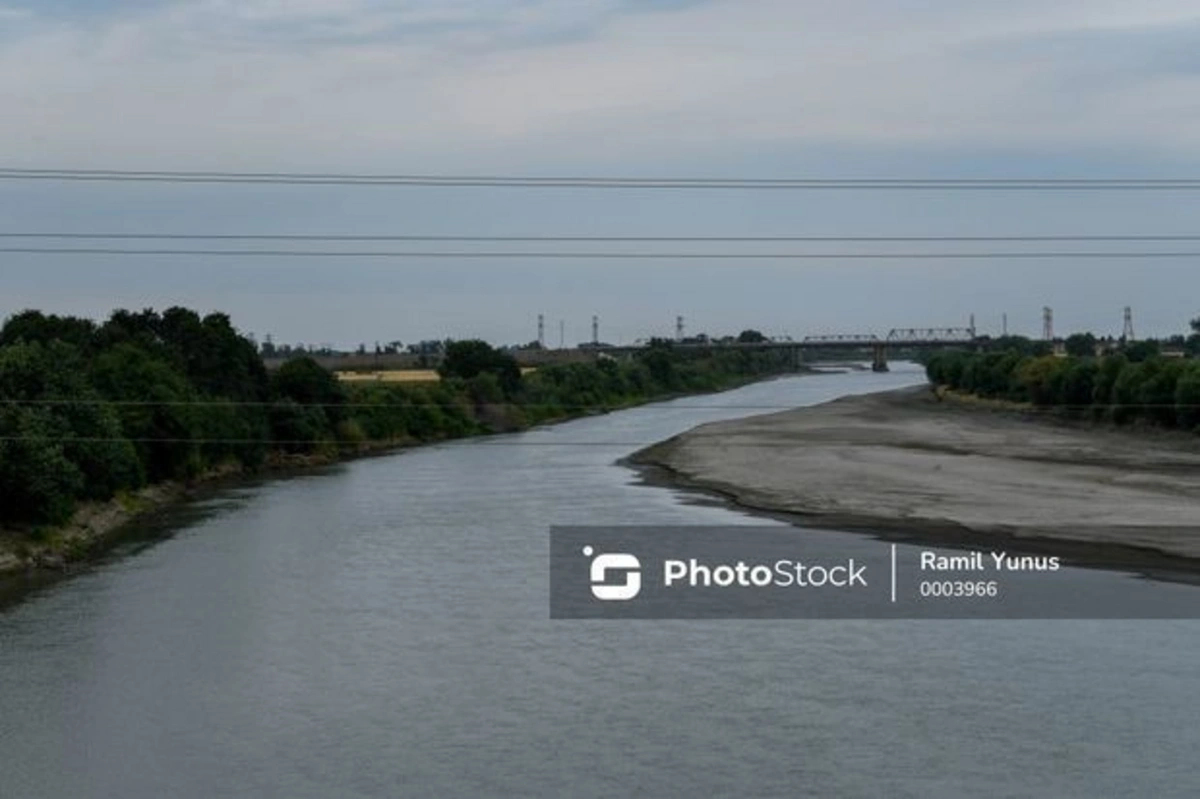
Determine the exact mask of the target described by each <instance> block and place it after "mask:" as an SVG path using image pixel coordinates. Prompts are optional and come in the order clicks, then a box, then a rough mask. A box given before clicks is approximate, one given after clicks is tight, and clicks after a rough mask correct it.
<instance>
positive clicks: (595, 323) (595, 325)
mask: <svg viewBox="0 0 1200 799" xmlns="http://www.w3.org/2000/svg"><path fill="white" fill-rule="evenodd" d="M599 343H600V317H599V316H594V315H593V316H592V345H593V346H595V345H598V344H599Z"/></svg>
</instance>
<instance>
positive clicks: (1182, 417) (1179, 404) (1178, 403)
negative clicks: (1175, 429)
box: [1175, 361, 1200, 430]
mask: <svg viewBox="0 0 1200 799" xmlns="http://www.w3.org/2000/svg"><path fill="white" fill-rule="evenodd" d="M1175 422H1176V424H1177V425H1178V426H1179V427H1182V428H1183V429H1185V430H1196V429H1197V427H1198V426H1200V363H1197V362H1195V361H1192V362H1189V363H1186V364H1185V366H1184V368H1183V370H1182V371H1181V372H1180V374H1179V378H1178V380H1177V381H1176V383H1175Z"/></svg>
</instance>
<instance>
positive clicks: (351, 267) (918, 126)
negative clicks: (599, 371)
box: [0, 0, 1200, 345]
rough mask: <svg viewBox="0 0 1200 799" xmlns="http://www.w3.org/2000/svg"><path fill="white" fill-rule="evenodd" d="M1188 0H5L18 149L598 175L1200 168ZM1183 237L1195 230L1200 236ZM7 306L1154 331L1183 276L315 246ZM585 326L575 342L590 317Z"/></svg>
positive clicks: (464, 229) (1028, 216)
mask: <svg viewBox="0 0 1200 799" xmlns="http://www.w3.org/2000/svg"><path fill="white" fill-rule="evenodd" d="M1197 53H1200V11H1198V10H1197V8H1196V6H1195V4H1194V3H1190V2H1182V1H1181V0H1142V1H1141V2H1137V3H1130V2H1116V1H1115V0H1112V1H1110V0H1055V2H1053V3H1046V2H1029V1H1027V0H1013V1H1011V2H1005V3H974V2H966V3H964V2H962V0H953V1H952V0H838V1H837V2H808V1H801V0H728V1H726V0H714V1H713V2H636V3H635V2H620V1H619V0H579V2H566V1H565V0H557V1H555V2H550V1H548V0H542V1H540V2H537V1H531V2H521V1H520V0H510V1H509V2H502V1H501V0H437V1H436V2H435V1H434V0H409V1H408V2H372V1H371V0H204V1H202V2H146V1H144V0H143V1H142V2H126V3H111V2H103V3H101V2H84V1H83V0H74V1H73V2H72V1H71V0H38V2H28V3H26V2H13V0H8V2H7V4H5V3H3V2H0V107H2V108H4V109H5V112H4V117H5V118H4V122H3V124H0V153H3V158H2V159H0V160H3V162H4V165H7V166H28V167H102V168H135V169H155V168H157V169H221V170H305V171H362V172H444V173H460V174H461V173H470V172H480V171H486V172H492V173H508V174H513V173H541V174H561V173H583V174H597V175H736V176H761V177H780V176H798V175H819V176H829V177H855V176H897V175H899V176H914V177H922V176H949V175H953V176H993V175H994V176H1018V177H1019V176H1031V175H1032V176H1040V175H1060V176H1072V177H1076V176H1078V177H1109V176H1122V175H1135V176H1148V175H1160V176H1171V177H1180V176H1187V177H1195V176H1200V169H1197V168H1196V166H1197V162H1198V161H1200V158H1198V156H1200V152H1198V149H1200V56H1198V55H1196V54H1197ZM0 202H2V203H4V207H3V216H2V217H0V229H3V230H8V231H28V230H93V231H99V230H105V231H112V230H122V231H152V232H153V231H175V232H281V231H282V232H332V233H337V232H356V231H357V232H385V233H387V232H390V233H424V232H430V233H476V234H478V233H484V234H489V233H496V234H553V233H602V234H623V233H632V234H673V235H674V234H679V235H688V234H713V233H730V234H743V233H744V234H781V233H800V234H847V233H849V234H854V233H862V234H878V233H886V234H914V235H919V234H930V233H932V234H937V233H949V234H954V233H959V232H966V233H974V234H986V233H994V234H1005V233H1024V232H1032V233H1045V232H1051V233H1076V232H1078V233H1088V232H1132V233H1145V232H1151V233H1156V232H1163V233H1195V232H1198V231H1197V229H1196V228H1195V227H1194V224H1195V223H1194V222H1193V221H1192V220H1193V219H1194V218H1195V216H1196V214H1195V213H1194V211H1195V208H1194V206H1195V205H1196V200H1195V199H1193V197H1192V196H1191V195H1189V194H1153V195H1138V196H1129V195H1125V196H1103V197H1098V196H1095V195H1091V196H1086V195H1085V196H1080V195H1076V194H1063V195H1056V196H1045V195H1038V196H1030V195H1021V196H970V197H965V196H951V197H947V196H936V195H905V196H891V197H880V196H870V195H863V194H855V195H853V196H849V195H839V196H830V195H824V196H815V197H814V196H812V195H799V194H782V193H781V194H768V193H762V194H757V195H751V194H748V193H734V194H728V195H722V196H713V195H709V196H703V197H694V196H690V195H680V194H670V195H667V194H659V195H655V196H649V197H648V196H645V195H643V194H633V193H627V192H620V193H613V194H608V195H606V196H593V195H587V196H585V195H581V194H580V193H578V192H575V193H571V192H561V191H560V192H514V191H499V190H496V191H474V192H462V191H459V192H453V191H445V190H439V191H433V192H419V191H416V190H391V189H362V190H344V189H343V190H335V189H328V188H321V189H301V188H294V187H293V188H276V189H264V188H239V187H224V188H219V187H200V188H197V187H163V186H158V187H154V186H112V185H87V186H79V185H63V184H59V185H54V184H40V185H36V186H34V185H28V184H15V183H8V184H0ZM1189 225H1191V226H1192V227H1189ZM0 258H3V260H0V270H2V271H3V274H4V275H5V282H6V284H7V285H6V291H5V300H4V303H5V305H4V307H0V313H5V314H6V313H10V312H12V311H14V310H17V309H18V308H21V307H25V306H31V305H32V306H38V307H43V308H46V309H48V310H57V311H70V312H76V313H85V314H88V315H100V314H104V313H105V312H106V311H107V310H108V309H110V308H111V307H113V306H139V305H145V304H153V305H162V304H164V303H169V302H185V303H187V304H190V305H193V306H198V307H200V308H202V309H209V308H222V309H226V310H229V311H230V312H232V313H233V314H234V315H235V320H236V321H237V322H238V323H239V324H240V325H241V326H242V327H243V328H244V329H247V330H251V331H255V332H257V333H259V334H260V335H262V334H263V333H265V332H268V331H270V332H274V333H275V335H276V337H277V338H281V339H285V340H289V341H296V340H304V341H314V342H320V341H330V342H333V343H337V344H342V345H349V344H353V343H357V342H358V341H373V340H375V339H380V340H389V339H392V338H402V339H405V340H411V339H413V338H416V337H421V336H425V335H457V336H463V335H484V336H486V337H488V338H492V339H494V340H503V341H511V340H527V339H529V338H531V337H532V333H533V321H532V319H533V317H534V315H536V313H538V312H544V313H546V314H547V316H548V318H550V319H551V320H553V321H552V325H553V326H554V327H555V328H556V327H557V319H559V318H564V319H568V320H570V321H569V324H570V325H571V330H572V331H573V333H574V336H573V337H574V338H580V337H584V336H585V335H586V330H587V327H588V324H589V323H588V320H589V319H590V316H591V314H592V313H599V314H601V316H602V318H603V319H604V320H605V325H606V327H605V332H606V333H607V334H608V335H606V337H607V338H611V339H616V338H623V339H625V340H630V339H632V338H636V337H638V336H641V335H647V334H649V333H665V332H667V331H668V330H669V328H670V320H671V319H673V317H674V315H675V314H676V313H681V314H684V315H685V316H687V317H688V318H689V319H690V320H694V324H695V326H696V329H699V328H705V329H709V330H710V331H712V332H723V331H726V330H733V331H734V332H736V330H737V329H740V327H741V326H746V325H750V324H753V325H755V326H759V327H762V328H766V329H770V330H773V331H775V332H780V333H782V332H790V333H792V334H802V333H805V332H813V331H814V330H825V329H834V328H836V329H844V330H858V329H863V328H869V329H878V328H883V329H885V330H886V328H888V327H891V326H893V325H901V324H935V323H937V324H941V323H946V324H948V323H955V322H962V321H965V316H966V315H967V314H969V313H972V312H974V313H976V314H978V316H979V318H980V320H981V324H983V323H985V322H986V323H987V324H998V318H999V314H1000V313H1002V312H1005V311H1007V312H1008V313H1009V314H1010V319H1011V323H1012V325H1013V326H1014V327H1017V328H1020V327H1021V326H1022V325H1023V326H1024V328H1025V331H1026V332H1030V333H1034V332H1037V330H1038V320H1039V314H1040V309H1041V306H1042V305H1043V304H1050V305H1053V306H1054V307H1055V308H1056V311H1058V313H1059V318H1060V320H1061V322H1060V327H1064V328H1065V329H1070V328H1072V327H1091V328H1095V329H1097V331H1098V332H1102V333H1107V332H1117V331H1119V325H1120V308H1121V306H1123V305H1125V304H1132V305H1134V306H1135V310H1136V312H1137V314H1138V319H1139V322H1140V323H1141V324H1140V326H1141V327H1143V330H1144V331H1145V332H1147V333H1151V332H1160V333H1165V332H1169V331H1173V330H1175V329H1178V328H1180V327H1181V326H1182V325H1183V324H1184V323H1185V322H1186V318H1187V317H1188V315H1189V314H1190V315H1196V313H1200V307H1198V306H1200V301H1194V300H1193V299H1192V298H1198V297H1200V291H1197V288H1200V277H1198V276H1197V275H1198V274H1200V273H1198V272H1197V270H1196V269H1195V265H1194V264H1193V263H1191V262H1178V263H1176V262H1173V263H1171V264H1166V263H1164V262H1144V261H1143V262H1139V261H1135V260H1130V261H1120V262H1107V263H1103V264H1088V263H1069V264H1063V263H1058V262H1055V263H1052V264H1051V263H1047V264H1034V263H1024V264H1011V263H1007V262H1004V263H988V264H963V263H957V262H954V263H938V264H932V265H927V264H919V263H917V264H909V263H903V264H901V263H884V264H869V263H868V264H855V265H851V266H846V265H844V263H840V262H831V263H828V264H821V263H811V262H802V263H787V264H771V265H766V264H761V263H759V264H749V265H745V264H722V265H715V264H708V265H704V266H696V265H692V264H679V263H672V264H661V263H655V264H649V265H638V264H632V263H622V264H621V265H619V266H617V265H612V264H602V263H595V262H591V263H586V264H584V263H575V264H573V263H569V262H565V263H561V264H559V263H555V264H547V263H541V264H536V265H522V264H516V263H510V262H507V261H506V262H472V263H465V264H454V263H447V262H437V263H429V264H422V263H419V262H418V263H411V262H404V263H400V264H397V263H386V264H380V263H371V264H357V263H355V264H347V263H345V262H340V263H339V262H331V263H312V262H307V261H306V262H305V263H303V264H297V263H296V262H294V261H254V262H248V263H231V262H229V261H220V262H205V261H203V260H202V259H175V260H161V261H157V262H155V263H147V262H144V261H136V262H130V261H121V260H118V259H103V260H97V259H89V260H81V259H78V258H76V259H69V258H66V259H55V260H51V259H50V258H47V257H42V256H39V257H33V256H7V257H5V256H0ZM568 337H569V338H571V337H572V336H571V335H569V336H568Z"/></svg>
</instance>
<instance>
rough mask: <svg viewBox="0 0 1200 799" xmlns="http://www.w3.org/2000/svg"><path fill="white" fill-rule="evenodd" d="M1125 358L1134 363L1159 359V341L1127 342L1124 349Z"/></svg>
mask: <svg viewBox="0 0 1200 799" xmlns="http://www.w3.org/2000/svg"><path fill="white" fill-rule="evenodd" d="M1122 352H1124V353H1125V357H1126V358H1128V359H1129V360H1130V361H1131V362H1133V363H1141V362H1142V361H1147V360H1149V359H1151V358H1154V357H1157V356H1158V354H1159V346H1158V342H1157V341H1150V340H1146V341H1132V342H1127V343H1126V344H1125V346H1124V347H1123V348H1122Z"/></svg>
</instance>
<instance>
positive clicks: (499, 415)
mask: <svg viewBox="0 0 1200 799" xmlns="http://www.w3.org/2000/svg"><path fill="white" fill-rule="evenodd" d="M819 373H821V370H819V369H812V368H809V367H804V368H802V369H800V370H798V371H796V372H789V373H778V374H770V375H765V376H759V377H755V378H749V379H743V380H732V381H730V382H729V384H727V385H724V386H722V387H721V388H720V389H717V390H716V391H714V392H690V393H685V392H675V393H671V394H665V395H655V396H649V397H646V398H645V399H642V400H640V401H626V402H621V403H619V404H614V405H612V406H611V407H603V408H593V409H586V410H574V411H572V412H569V413H565V414H564V415H563V416H559V417H556V418H554V419H550V420H546V421H542V422H539V423H537V424H533V425H513V424H512V423H511V420H510V419H509V416H510V414H509V413H508V412H507V410H506V409H509V406H497V407H496V408H495V409H491V408H489V407H486V406H485V407H483V408H477V409H476V411H477V413H478V415H479V417H480V419H488V420H490V422H491V423H492V424H493V427H494V429H492V430H489V431H484V432H478V433H472V434H469V435H467V436H465V438H475V437H480V436H485V435H498V434H503V433H510V432H519V431H521V430H525V429H530V428H532V427H541V426H547V425H557V424H562V423H564V422H569V421H571V420H573V419H579V418H581V417H584V416H589V415H595V414H602V413H610V412H614V411H618V410H624V409H627V408H633V407H637V406H639V405H645V404H649V403H652V402H664V401H668V400H672V399H678V398H681V397H685V396H699V395H701V394H707V393H719V392H721V391H730V390H733V389H736V388H739V387H741V386H744V385H748V384H750V383H755V382H762V381H767V380H776V379H779V378H780V377H788V376H795V375H797V374H819ZM459 438H462V437H459ZM447 440H451V439H448V438H435V439H425V440H423V439H416V438H405V439H398V440H394V441H369V440H368V441H362V442H359V443H357V444H354V445H345V446H343V447H341V448H339V449H327V450H324V451H319V452H314V453H308V454H287V453H282V452H275V453H272V454H271V455H270V456H269V457H268V459H267V462H266V463H265V464H264V465H263V467H261V468H259V469H257V470H253V471H250V470H246V469H244V468H242V467H241V466H240V465H239V464H236V463H231V464H227V465H225V466H223V467H220V468H216V469H211V470H209V471H207V472H206V473H204V474H203V475H201V476H198V477H197V478H195V479H193V480H190V481H187V482H165V483H157V484H154V485H151V486H147V487H145V488H142V489H139V490H137V491H130V492H122V493H121V495H119V496H117V497H114V498H112V499H110V500H107V501H103V502H84V503H80V505H79V507H78V508H77V509H76V511H75V513H74V514H73V515H72V517H71V519H70V520H69V521H67V522H66V523H65V524H61V525H57V526H48V525H46V526H40V527H36V528H24V529H12V528H9V529H5V528H2V527H0V579H5V578H13V577H18V576H20V575H21V574H28V573H31V572H33V573H36V572H51V573H53V572H64V571H69V570H71V569H72V568H75V567H80V566H86V565H87V564H88V563H90V562H91V561H93V560H95V559H96V558H98V557H100V556H102V555H104V554H106V553H107V552H108V551H109V550H110V549H111V548H112V547H113V545H115V544H116V543H118V542H119V541H121V540H122V539H123V537H124V532H125V530H126V529H128V528H129V527H130V526H131V525H134V524H138V523H141V522H144V521H146V520H148V519H149V518H151V517H153V516H154V515H155V514H158V513H162V512H165V511H168V510H170V509H172V508H174V507H176V506H178V505H180V504H182V503H186V502H188V501H190V500H192V499H193V498H195V497H196V496H198V495H201V494H203V493H206V492H210V491H212V490H214V489H216V488H219V487H221V486H223V485H229V486H236V485H238V484H240V483H244V482H245V481H248V480H261V479H263V478H273V477H274V478H280V477H287V476H290V475H295V474H299V473H303V472H305V471H307V470H311V469H316V468H321V467H325V466H331V465H334V464H337V463H343V462H348V461H352V460H358V459H361V458H369V457H379V456H383V455H389V454H393V453H396V452H400V451H403V450H408V449H412V448H414V447H421V446H427V445H431V444H438V443H443V442H445V441H447Z"/></svg>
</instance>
